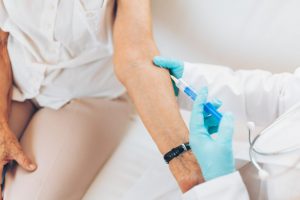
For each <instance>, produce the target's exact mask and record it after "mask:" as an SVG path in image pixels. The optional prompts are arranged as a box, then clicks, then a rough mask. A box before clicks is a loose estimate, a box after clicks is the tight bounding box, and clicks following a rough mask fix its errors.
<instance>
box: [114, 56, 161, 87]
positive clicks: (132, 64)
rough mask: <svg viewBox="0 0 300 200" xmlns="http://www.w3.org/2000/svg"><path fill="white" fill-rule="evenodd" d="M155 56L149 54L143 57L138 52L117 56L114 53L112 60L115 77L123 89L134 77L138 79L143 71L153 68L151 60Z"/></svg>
mask: <svg viewBox="0 0 300 200" xmlns="http://www.w3.org/2000/svg"><path fill="white" fill-rule="evenodd" d="M156 55H157V54H152V55H151V54H149V55H147V56H145V55H142V54H141V53H139V52H138V51H134V52H130V53H126V54H119V53H118V52H116V53H115V55H114V58H113V62H114V72H115V75H116V77H117V78H118V80H119V81H120V82H121V83H122V84H123V85H124V86H125V87H127V85H128V84H129V82H130V81H132V80H133V78H134V77H136V78H138V77H139V74H141V73H145V70H149V69H151V67H154V65H153V63H152V59H153V58H154V57H155V56H156Z"/></svg>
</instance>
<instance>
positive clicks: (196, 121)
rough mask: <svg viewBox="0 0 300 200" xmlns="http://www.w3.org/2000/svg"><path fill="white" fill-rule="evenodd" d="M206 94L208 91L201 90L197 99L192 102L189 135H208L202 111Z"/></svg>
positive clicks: (205, 89)
mask: <svg viewBox="0 0 300 200" xmlns="http://www.w3.org/2000/svg"><path fill="white" fill-rule="evenodd" d="M207 94H208V89H207V88H203V89H201V90H200V92H199V93H198V95H197V99H196V100H195V102H194V106H193V110H192V114H191V120H190V133H191V134H199V133H204V134H208V133H207V130H206V128H205V126H204V114H203V112H204V109H203V105H204V103H205V102H206V99H207Z"/></svg>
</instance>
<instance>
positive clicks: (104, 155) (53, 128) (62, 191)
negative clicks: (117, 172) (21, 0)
mask: <svg viewBox="0 0 300 200" xmlns="http://www.w3.org/2000/svg"><path fill="white" fill-rule="evenodd" d="M130 110H131V109H130V106H129V104H128V103H127V101H123V100H120V99H119V100H113V101H112V100H103V99H84V100H74V101H72V102H71V103H69V104H68V105H66V106H65V107H63V108H62V109H60V110H58V111H54V110H51V109H42V110H40V111H38V112H37V113H36V114H35V116H34V117H33V119H32V121H31V122H30V124H29V126H28V128H27V129H26V131H25V133H24V135H23V136H22V139H21V144H22V146H23V149H24V151H25V152H26V153H27V154H28V155H29V156H31V157H32V158H34V160H35V161H36V163H37V165H38V169H37V170H36V171H35V172H33V173H27V172H25V171H23V170H22V169H21V168H20V167H16V168H15V169H14V170H13V171H11V172H10V173H9V174H8V175H7V182H6V188H5V192H4V195H5V198H6V199H23V200H27V199H28V200H35V199H38V200H39V199H43V200H53V199H55V200H60V199H61V200H68V199H70V200H73V199H74V200H76V199H81V198H82V196H83V195H84V194H85V192H86V190H87V189H88V187H89V186H90V184H91V182H92V180H93V179H94V177H95V176H96V174H97V173H98V171H99V170H100V169H101V167H102V166H103V164H104V163H105V161H106V160H107V159H108V158H109V156H110V155H111V154H112V152H113V150H114V149H115V147H116V146H117V144H118V143H119V141H120V139H121V138H122V135H123V134H124V133H125V132H126V129H127V124H128V121H129V118H130Z"/></svg>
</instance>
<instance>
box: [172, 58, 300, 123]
mask: <svg viewBox="0 0 300 200" xmlns="http://www.w3.org/2000/svg"><path fill="white" fill-rule="evenodd" d="M183 79H184V80H186V82H188V83H189V84H190V85H192V86H193V87H194V88H195V89H196V90H200V89H201V88H202V87H203V86H204V85H207V86H208V88H209V96H210V98H211V97H216V98H218V99H220V100H221V101H222V102H223V103H224V105H223V106H222V110H223V111H230V112H232V113H233V114H234V115H235V116H236V117H237V118H239V119H241V120H245V121H249V120H250V121H254V122H255V123H256V124H257V125H266V124H269V123H271V122H272V121H274V120H275V119H276V118H277V117H278V116H279V115H280V114H282V113H283V112H284V111H286V110H287V109H288V108H290V107H291V106H293V105H294V104H296V103H297V102H299V101H300V69H299V68H298V69H297V70H296V71H295V73H294V74H291V73H281V74H272V73H270V72H268V71H263V70H238V71H233V70H232V69H230V68H228V67H224V66H216V65H209V64H190V63H185V70H184V74H183ZM209 100H211V99H209ZM178 101H179V104H180V106H181V107H182V108H184V109H191V107H192V102H191V101H190V100H189V99H187V98H186V97H185V95H184V94H182V93H180V94H179V97H178Z"/></svg>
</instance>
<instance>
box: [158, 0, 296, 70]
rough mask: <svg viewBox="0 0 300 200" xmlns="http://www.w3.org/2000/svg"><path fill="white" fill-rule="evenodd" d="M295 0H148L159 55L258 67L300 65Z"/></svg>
mask: <svg viewBox="0 0 300 200" xmlns="http://www.w3.org/2000/svg"><path fill="white" fill-rule="evenodd" d="M299 8H300V1H299V0H153V11H154V28H155V37H156V41H157V43H158V46H159V48H160V50H161V52H162V54H163V55H166V56H171V57H176V58H181V59H184V60H188V61H192V62H206V63H214V64H223V65H229V66H232V67H234V68H263V69H268V70H271V71H275V72H280V71H293V70H294V68H295V67H297V66H300V12H299Z"/></svg>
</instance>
